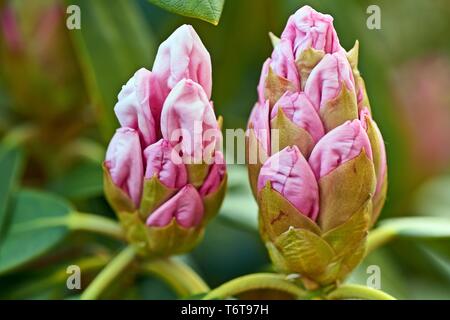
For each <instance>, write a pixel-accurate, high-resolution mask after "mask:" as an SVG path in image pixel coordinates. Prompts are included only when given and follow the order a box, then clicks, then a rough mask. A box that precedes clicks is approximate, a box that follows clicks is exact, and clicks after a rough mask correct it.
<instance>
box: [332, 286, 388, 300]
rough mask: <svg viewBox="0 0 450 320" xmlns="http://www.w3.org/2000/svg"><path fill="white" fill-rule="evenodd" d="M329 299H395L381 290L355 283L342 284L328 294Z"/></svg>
mask: <svg viewBox="0 0 450 320" xmlns="http://www.w3.org/2000/svg"><path fill="white" fill-rule="evenodd" d="M327 299H329V300H344V299H363V300H396V299H395V298H394V297H393V296H391V295H389V294H387V293H386V292H383V291H381V290H377V289H373V288H370V287H366V286H361V285H357V284H344V285H341V286H340V287H338V288H337V289H336V290H334V291H332V292H331V293H330V294H328V296H327Z"/></svg>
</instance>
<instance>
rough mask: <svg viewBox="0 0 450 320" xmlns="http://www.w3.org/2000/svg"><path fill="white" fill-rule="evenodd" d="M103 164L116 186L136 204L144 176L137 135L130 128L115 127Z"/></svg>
mask: <svg viewBox="0 0 450 320" xmlns="http://www.w3.org/2000/svg"><path fill="white" fill-rule="evenodd" d="M105 166H106V168H107V169H108V171H109V174H110V175H111V179H112V181H113V182H114V184H115V185H116V186H118V187H119V188H121V189H122V190H123V191H124V192H125V193H126V194H128V195H129V196H130V198H131V200H132V201H133V203H134V204H135V205H136V207H137V206H138V204H139V202H140V199H141V193H142V183H143V176H144V172H143V171H144V169H143V164H142V150H141V144H140V142H139V135H138V133H137V131H136V130H133V129H130V128H120V129H117V131H116V133H115V135H114V136H113V138H112V139H111V142H110V143H109V146H108V150H107V151H106V158H105Z"/></svg>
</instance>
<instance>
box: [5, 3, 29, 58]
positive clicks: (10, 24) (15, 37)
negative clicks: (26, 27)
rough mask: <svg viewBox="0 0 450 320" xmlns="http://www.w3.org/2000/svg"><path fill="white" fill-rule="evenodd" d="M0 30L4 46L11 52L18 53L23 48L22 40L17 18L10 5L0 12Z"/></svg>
mask: <svg viewBox="0 0 450 320" xmlns="http://www.w3.org/2000/svg"><path fill="white" fill-rule="evenodd" d="M0 29H1V32H2V35H3V38H4V39H5V44H6V45H7V46H8V49H10V50H11V51H13V52H16V53H17V52H19V51H20V50H21V49H22V48H23V46H24V43H23V39H22V35H21V33H20V28H19V26H18V23H17V17H16V14H15V12H14V10H13V9H12V7H11V6H10V5H5V6H4V8H1V12H0Z"/></svg>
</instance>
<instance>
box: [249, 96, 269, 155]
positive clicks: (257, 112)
mask: <svg viewBox="0 0 450 320" xmlns="http://www.w3.org/2000/svg"><path fill="white" fill-rule="evenodd" d="M250 127H251V128H250ZM248 128H249V129H253V132H254V133H255V136H256V138H257V139H258V141H259V142H260V143H261V146H262V147H263V148H264V151H265V152H266V153H267V154H270V126H269V101H265V102H264V103H262V104H260V103H256V104H255V106H254V107H253V109H252V112H251V114H250V118H249V121H248Z"/></svg>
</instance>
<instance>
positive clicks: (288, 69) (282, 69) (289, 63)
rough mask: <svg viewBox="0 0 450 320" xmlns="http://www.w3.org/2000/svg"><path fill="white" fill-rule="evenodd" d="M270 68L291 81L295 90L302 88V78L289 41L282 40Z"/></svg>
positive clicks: (274, 51) (276, 48)
mask: <svg viewBox="0 0 450 320" xmlns="http://www.w3.org/2000/svg"><path fill="white" fill-rule="evenodd" d="M270 66H271V68H272V70H273V71H274V72H275V73H276V74H277V75H279V76H280V77H283V78H285V79H287V80H289V81H290V82H291V83H292V84H293V85H294V87H295V88H297V89H299V88H300V77H299V74H298V71H297V66H296V65H295V58H294V54H293V52H292V47H291V44H290V43H289V41H288V40H285V39H281V40H280V42H279V43H278V44H277V45H276V46H275V48H274V50H273V53H272V61H271V64H270Z"/></svg>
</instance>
